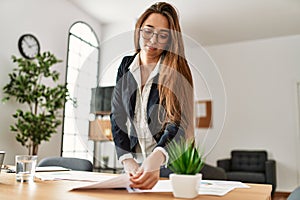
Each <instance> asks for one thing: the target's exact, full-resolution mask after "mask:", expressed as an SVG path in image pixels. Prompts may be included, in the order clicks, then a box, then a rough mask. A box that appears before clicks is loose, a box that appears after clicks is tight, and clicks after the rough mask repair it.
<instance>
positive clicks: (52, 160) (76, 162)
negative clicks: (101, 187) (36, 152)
mask: <svg viewBox="0 0 300 200" xmlns="http://www.w3.org/2000/svg"><path fill="white" fill-rule="evenodd" d="M37 166H38V167H45V166H60V167H64V168H68V169H71V170H77V171H93V164H92V163H91V162H90V161H89V160H86V159H81V158H68V157H47V158H44V159H42V160H41V161H40V162H39V163H38V165H37Z"/></svg>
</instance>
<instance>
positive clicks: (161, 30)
mask: <svg viewBox="0 0 300 200" xmlns="http://www.w3.org/2000/svg"><path fill="white" fill-rule="evenodd" d="M145 26H147V27H149V28H153V29H155V27H154V26H152V25H147V24H146V25H145ZM159 32H167V33H169V29H159Z"/></svg>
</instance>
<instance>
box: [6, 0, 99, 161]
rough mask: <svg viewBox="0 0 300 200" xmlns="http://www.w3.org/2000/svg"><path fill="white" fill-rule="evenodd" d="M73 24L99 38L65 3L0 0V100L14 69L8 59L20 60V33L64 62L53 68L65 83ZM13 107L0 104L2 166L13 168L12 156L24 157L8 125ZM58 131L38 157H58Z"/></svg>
mask: <svg viewBox="0 0 300 200" xmlns="http://www.w3.org/2000/svg"><path fill="white" fill-rule="evenodd" d="M76 21H84V22H86V23H88V24H89V25H91V26H92V27H93V28H94V30H95V31H96V34H97V35H98V37H99V38H100V30H101V25H100V24H99V23H98V22H97V21H95V20H94V19H92V18H91V17H89V16H88V15H86V14H85V13H83V12H82V11H81V10H79V9H78V8H77V7H74V6H73V4H71V3H70V2H69V1H66V0H51V1H49V0H26V1H23V0H0V24H1V37H0V43H1V49H0V70H1V73H0V88H1V89H0V98H2V97H3V92H2V88H3V86H4V85H5V84H7V83H8V81H9V78H8V73H10V72H11V70H12V68H13V67H15V66H14V64H13V63H12V61H11V55H17V56H20V53H19V51H18V48H17V42H18V39H19V37H20V36H21V35H22V34H24V33H32V34H34V35H35V36H36V37H37V38H38V39H39V42H40V44H41V50H42V51H48V50H49V51H51V52H52V53H54V54H55V55H56V56H57V57H58V58H60V59H62V60H64V62H63V63H60V64H58V65H57V66H55V68H56V69H57V70H58V71H60V72H61V76H60V81H61V83H64V81H65V70H66V63H65V61H66V57H67V43H68V30H69V28H70V26H71V25H72V24H73V23H74V22H76ZM16 107H18V105H17V104H15V103H12V102H9V103H7V104H5V105H3V104H0V113H1V115H0V121H1V125H0V149H1V150H5V151H6V152H7V154H6V157H5V164H13V163H14V156H15V155H16V154H27V151H26V149H25V148H24V147H22V146H21V145H20V143H17V142H16V140H15V135H14V133H11V132H10V129H9V125H10V124H13V123H14V120H13V119H12V117H11V115H12V114H13V113H14V112H15V110H16ZM60 148H61V128H60V129H59V130H58V134H55V135H53V137H52V138H51V140H50V142H46V143H42V145H41V146H40V149H39V154H38V155H39V157H40V158H42V157H45V156H51V155H60V151H61V149H60Z"/></svg>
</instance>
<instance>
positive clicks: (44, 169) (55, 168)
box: [35, 166, 70, 172]
mask: <svg viewBox="0 0 300 200" xmlns="http://www.w3.org/2000/svg"><path fill="white" fill-rule="evenodd" d="M35 171H36V172H54V171H70V169H67V168H64V167H59V166H47V167H36V168H35Z"/></svg>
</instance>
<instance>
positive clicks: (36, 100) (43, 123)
mask: <svg viewBox="0 0 300 200" xmlns="http://www.w3.org/2000/svg"><path fill="white" fill-rule="evenodd" d="M12 60H13V62H14V63H16V64H17V65H18V67H17V68H14V69H13V72H12V73H10V74H9V75H8V76H9V78H10V82H9V83H8V84H7V85H5V86H4V87H3V92H4V94H5V97H4V98H3V99H2V101H3V102H6V101H8V100H9V99H10V98H12V97H13V98H14V99H15V100H16V101H17V102H18V103H20V104H25V105H27V106H28V107H27V109H26V110H24V111H23V110H21V109H17V111H16V113H15V114H13V117H14V118H15V119H16V123H15V124H14V125H11V127H10V129H11V131H13V132H15V133H16V139H17V141H18V142H20V143H21V144H22V145H23V146H25V147H27V148H28V151H29V154H33V155H35V154H37V150H38V145H39V144H41V142H42V141H49V139H50V137H51V135H52V134H53V133H56V128H57V127H58V126H59V125H60V124H61V120H59V119H57V116H58V113H59V111H60V109H61V108H63V106H64V103H65V101H66V100H67V99H70V98H69V93H68V89H67V87H66V85H60V84H52V83H56V82H57V81H58V80H59V72H57V71H55V70H53V71H51V67H52V66H53V65H55V64H57V63H59V62H62V61H61V60H58V59H57V58H56V57H55V56H54V55H53V54H51V53H50V52H44V53H42V54H38V55H37V56H36V58H35V59H33V60H29V59H25V58H17V57H15V56H12ZM45 80H46V81H47V82H51V85H52V86H49V84H48V85H47V84H45Z"/></svg>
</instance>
